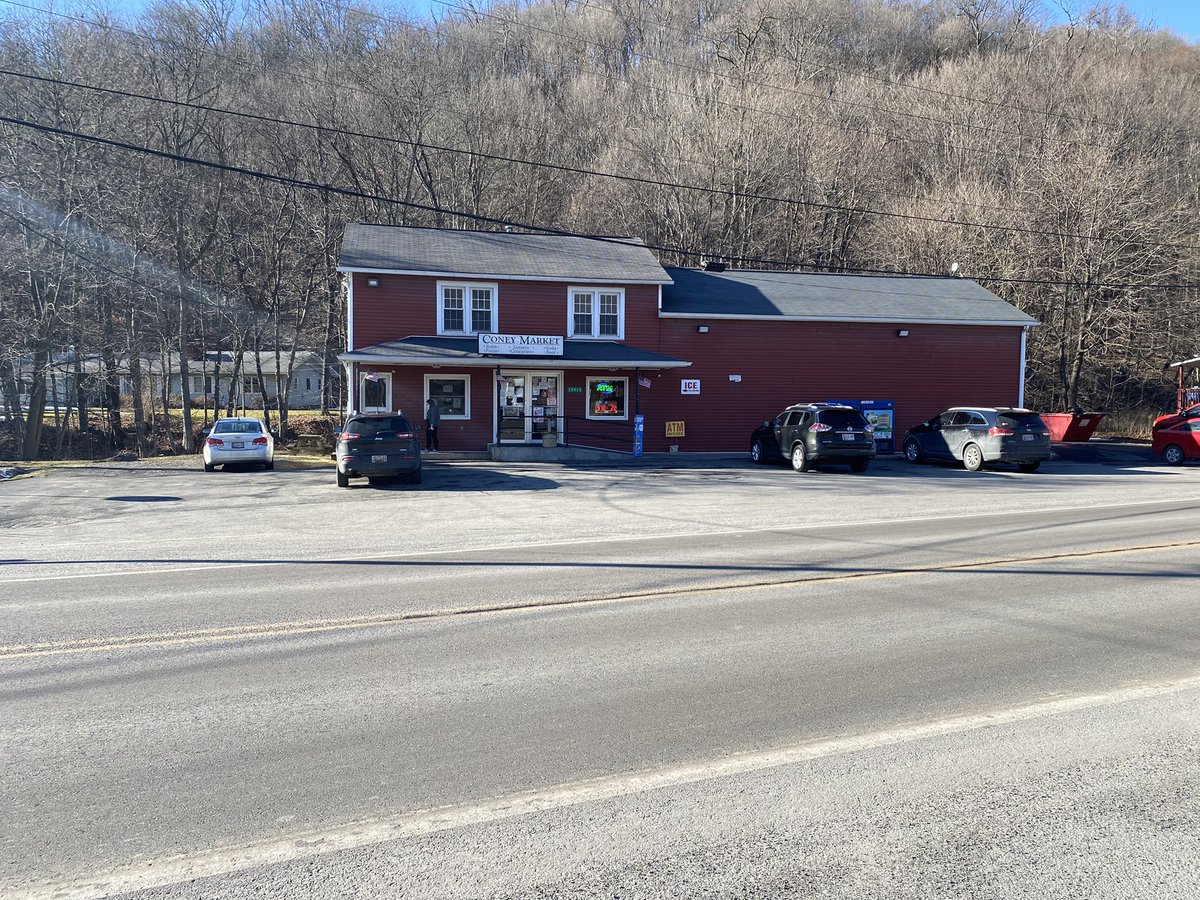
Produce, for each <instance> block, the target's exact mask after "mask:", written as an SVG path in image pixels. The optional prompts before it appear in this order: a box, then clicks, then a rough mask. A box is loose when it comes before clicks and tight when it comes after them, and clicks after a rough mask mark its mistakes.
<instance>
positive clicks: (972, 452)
mask: <svg viewBox="0 0 1200 900" xmlns="http://www.w3.org/2000/svg"><path fill="white" fill-rule="evenodd" d="M963 468H964V469H966V470H967V471H968V472H978V471H979V470H980V469H982V468H983V451H982V450H980V449H979V445H978V444H967V446H965V447H963Z"/></svg>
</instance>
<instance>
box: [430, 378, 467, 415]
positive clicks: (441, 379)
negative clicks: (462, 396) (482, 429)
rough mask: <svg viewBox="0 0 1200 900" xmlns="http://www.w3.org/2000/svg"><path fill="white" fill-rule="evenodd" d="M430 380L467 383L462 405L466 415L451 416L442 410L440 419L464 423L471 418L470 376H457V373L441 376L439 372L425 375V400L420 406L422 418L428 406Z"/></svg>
mask: <svg viewBox="0 0 1200 900" xmlns="http://www.w3.org/2000/svg"><path fill="white" fill-rule="evenodd" d="M432 380H437V381H451V380H455V381H465V382H466V383H467V386H466V391H467V393H466V402H465V403H464V404H463V410H464V411H465V412H466V415H463V416H452V415H449V414H447V413H446V411H445V410H442V419H443V420H445V421H464V422H465V421H466V420H467V419H470V418H471V376H470V375H459V374H457V373H451V374H448V375H442V374H441V373H440V372H434V373H426V374H425V400H424V402H423V404H422V406H421V415H422V416H423V415H425V410H426V409H427V408H428V406H429V382H430V381H432ZM439 409H440V407H439Z"/></svg>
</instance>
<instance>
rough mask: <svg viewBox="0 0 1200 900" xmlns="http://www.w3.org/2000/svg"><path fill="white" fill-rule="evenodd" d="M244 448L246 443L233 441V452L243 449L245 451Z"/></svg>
mask: <svg viewBox="0 0 1200 900" xmlns="http://www.w3.org/2000/svg"><path fill="white" fill-rule="evenodd" d="M245 447H246V442H245V441H234V442H233V449H234V450H243V449H245Z"/></svg>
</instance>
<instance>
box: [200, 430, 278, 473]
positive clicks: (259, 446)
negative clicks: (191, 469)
mask: <svg viewBox="0 0 1200 900" xmlns="http://www.w3.org/2000/svg"><path fill="white" fill-rule="evenodd" d="M225 463H262V465H263V468H264V469H273V468H275V439H274V438H273V437H271V432H269V431H267V429H266V427H265V426H264V425H263V423H262V422H261V421H260V420H258V419H221V420H220V421H218V422H217V423H216V424H215V425H213V427H212V430H211V431H209V432H208V433H207V434H206V435H205V440H204V471H205V472H211V471H213V470H214V469H215V468H216V467H217V466H223V465H225Z"/></svg>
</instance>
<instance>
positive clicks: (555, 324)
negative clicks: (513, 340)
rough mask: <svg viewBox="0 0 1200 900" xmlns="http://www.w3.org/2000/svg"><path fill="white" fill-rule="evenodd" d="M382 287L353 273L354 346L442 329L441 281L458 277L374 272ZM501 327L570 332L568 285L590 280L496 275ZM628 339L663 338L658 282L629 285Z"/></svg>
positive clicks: (648, 345) (650, 343) (645, 344)
mask: <svg viewBox="0 0 1200 900" xmlns="http://www.w3.org/2000/svg"><path fill="white" fill-rule="evenodd" d="M371 277H372V278H378V279H379V282H380V284H379V287H377V288H372V287H367V276H366V275H363V274H361V273H355V274H354V275H353V278H354V346H353V347H352V348H351V349H354V350H357V349H359V348H361V347H369V346H371V345H372V344H382V343H384V342H385V341H394V340H398V339H399V338H404V337H409V336H410V335H431V334H437V283H438V281H439V280H443V281H451V280H453V279H449V278H447V279H437V278H426V277H419V276H413V275H372V276H371ZM494 283H495V284H496V285H497V288H496V296H497V303H498V307H499V326H500V327H499V330H500V332H502V333H504V334H562V335H565V334H566V333H567V288H568V287H572V286H573V287H587V286H590V285H589V283H588V282H586V281H580V282H570V283H568V282H565V281H497V282H494ZM625 342H626V343H628V344H632V345H633V346H635V347H642V348H643V349H653V347H654V345H655V344H656V343H657V342H658V286H657V285H653V284H649V285H647V284H631V285H627V286H625Z"/></svg>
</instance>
